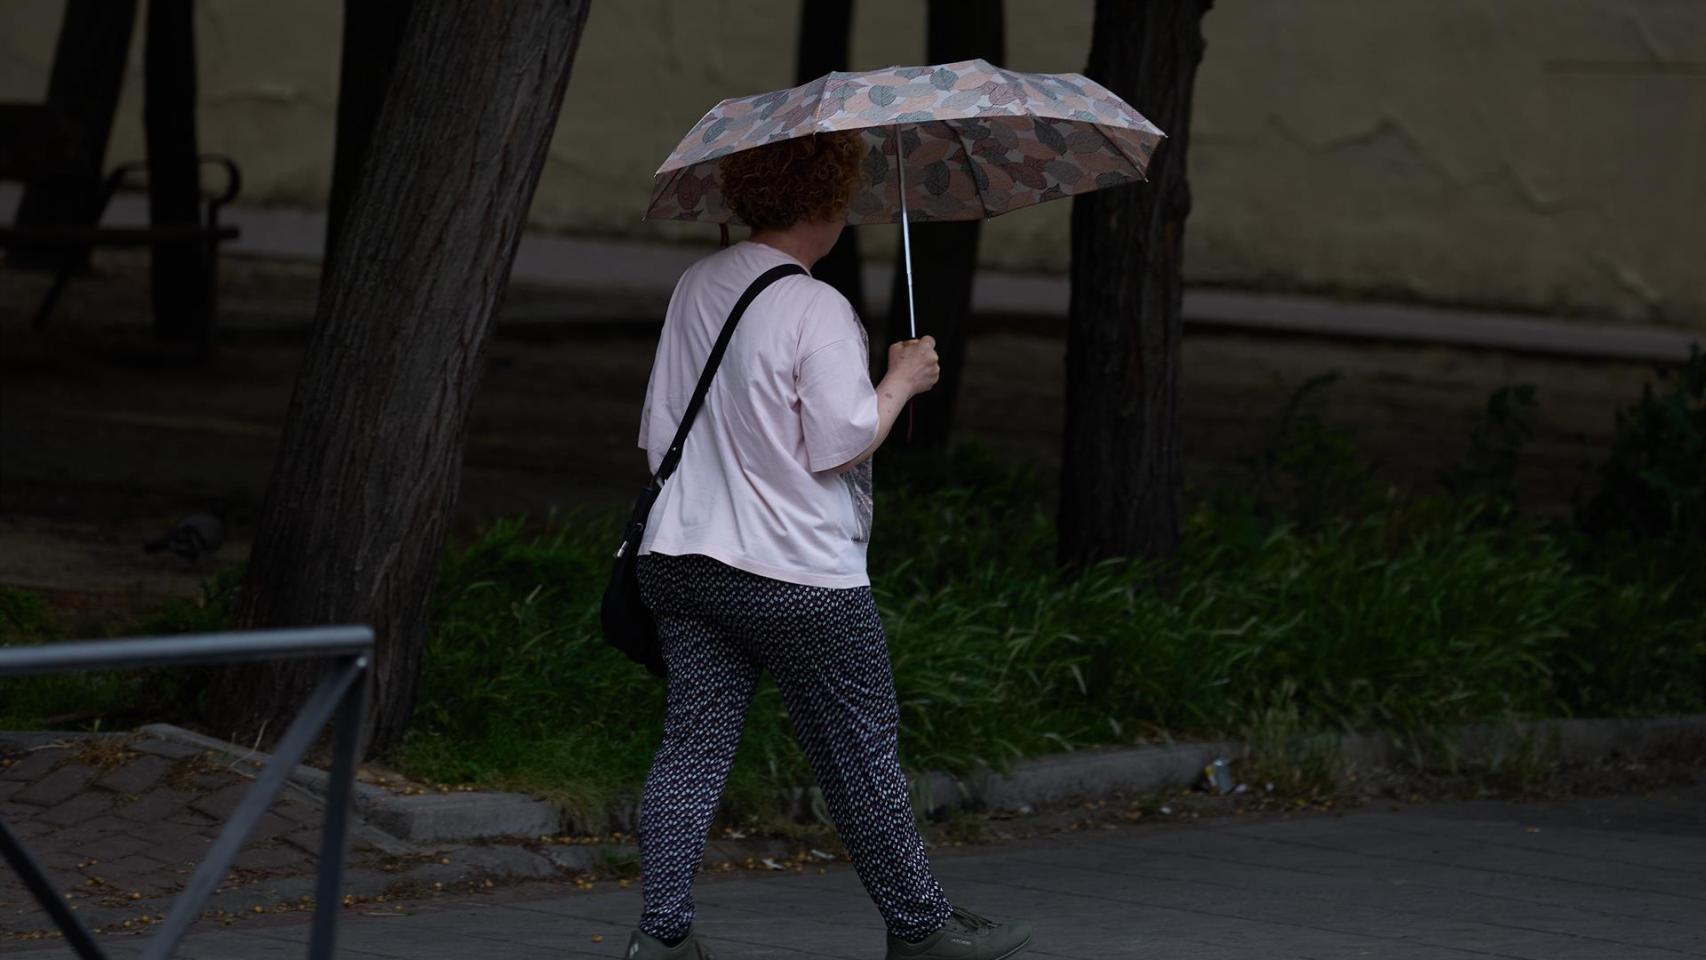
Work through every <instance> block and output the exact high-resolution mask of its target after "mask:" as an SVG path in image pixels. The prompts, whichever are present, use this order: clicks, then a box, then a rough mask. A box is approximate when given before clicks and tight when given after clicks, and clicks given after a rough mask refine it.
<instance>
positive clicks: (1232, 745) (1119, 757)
mask: <svg viewBox="0 0 1706 960" xmlns="http://www.w3.org/2000/svg"><path fill="white" fill-rule="evenodd" d="M142 732H143V733H146V734H148V735H150V736H153V737H156V738H159V739H162V740H169V741H173V742H177V743H182V744H185V745H189V746H194V747H197V748H199V749H202V750H207V751H210V752H214V753H219V754H222V755H226V756H232V757H235V758H241V759H245V760H247V761H249V762H253V763H265V762H266V760H267V759H268V758H267V756H266V755H265V754H260V753H257V752H254V751H251V750H247V749H244V748H242V747H238V746H236V745H234V744H230V743H226V742H224V741H221V740H216V739H214V738H212V737H205V736H202V735H200V734H197V733H192V732H190V731H188V730H184V729H182V728H180V727H175V726H172V725H171V724H152V725H150V726H146V727H143V728H142ZM1441 745H1443V749H1444V750H1445V751H1446V752H1447V753H1448V754H1449V755H1450V757H1451V758H1452V759H1455V760H1456V761H1459V762H1467V763H1473V762H1493V763H1497V762H1501V761H1503V760H1505V759H1508V758H1513V757H1517V756H1521V755H1524V754H1529V755H1540V756H1544V757H1546V758H1548V759H1553V760H1557V761H1561V762H1565V763H1586V762H1591V761H1596V760H1601V759H1606V758H1612V757H1618V758H1623V759H1630V760H1642V759H1647V758H1653V757H1659V756H1678V755H1683V754H1684V752H1689V751H1692V752H1697V753H1699V754H1701V755H1706V714H1696V715H1684V716H1669V717H1653V718H1646V719H1636V720H1579V719H1570V720H1548V721H1537V722H1532V723H1519V724H1481V725H1475V726H1469V727H1464V728H1461V729H1459V730H1457V731H1456V732H1455V733H1453V734H1448V735H1446V736H1443V737H1441V738H1440V744H1436V745H1435V746H1434V749H1433V751H1432V755H1434V756H1438V753H1439V751H1440V749H1441V748H1442V747H1441ZM1339 746H1340V749H1341V751H1342V753H1343V755H1344V757H1345V759H1346V760H1347V761H1348V762H1350V763H1352V764H1354V765H1356V766H1361V767H1379V766H1391V765H1394V764H1398V763H1402V762H1406V761H1408V760H1410V759H1411V758H1413V757H1415V756H1416V755H1417V747H1416V745H1414V744H1409V743H1404V742H1401V741H1398V740H1396V739H1394V738H1392V737H1390V736H1387V735H1385V734H1372V735H1352V736H1346V737H1342V738H1340V741H1339ZM1249 752H1250V750H1249V747H1248V745H1246V744H1244V743H1241V742H1238V741H1213V742H1203V743H1176V744H1166V745H1157V746H1145V747H1131V748H1108V749H1087V750H1078V751H1073V752H1071V753H1062V754H1053V755H1049V756H1041V757H1032V758H1028V759H1025V760H1020V761H1018V762H1016V763H1014V764H1013V765H1012V767H1011V768H1010V769H1008V770H1007V771H1006V772H1001V773H997V772H995V771H992V770H989V769H987V768H983V769H978V770H975V771H973V772H971V773H969V774H967V775H965V776H955V775H952V774H948V773H945V772H942V771H929V772H926V773H923V774H920V775H917V776H915V777H914V778H913V781H912V787H913V796H914V805H915V806H916V807H917V808H918V809H919V811H920V812H921V813H924V814H926V815H928V816H941V815H943V814H945V813H947V812H949V811H953V810H969V811H989V812H998V813H1020V814H1023V813H1030V812H1034V811H1036V810H1040V809H1044V808H1047V807H1054V806H1061V805H1065V804H1070V803H1076V802H1080V801H1084V800H1092V799H1101V798H1106V797H1109V796H1113V795H1117V794H1124V795H1132V794H1143V793H1154V792H1157V791H1162V790H1173V789H1179V788H1182V787H1189V786H1191V785H1193V784H1196V783H1198V782H1200V781H1201V780H1202V778H1203V768H1204V767H1205V766H1206V765H1207V764H1209V763H1210V762H1212V761H1213V760H1214V759H1215V758H1217V757H1226V758H1229V759H1234V760H1236V759H1239V758H1243V757H1246V756H1247V755H1248V754H1249ZM292 780H293V782H295V783H297V784H299V785H301V786H302V787H304V788H306V789H308V790H310V791H313V792H314V793H316V794H324V792H325V783H326V774H325V772H324V771H321V770H316V769H314V768H312V767H306V766H300V767H297V769H296V772H295V773H294V774H293V775H292ZM356 789H357V797H356V809H357V812H358V813H360V814H361V815H362V817H363V818H364V819H366V820H367V821H368V822H369V823H370V824H371V825H373V826H374V827H377V828H379V829H381V830H383V831H385V832H386V833H388V834H390V835H392V836H394V837H397V838H399V839H401V840H404V841H408V842H411V843H432V842H442V841H453V840H476V839H485V838H492V837H501V836H529V837H538V836H542V835H546V834H558V833H563V832H576V833H602V832H605V831H606V830H607V829H611V828H615V829H622V830H630V829H632V822H631V821H632V818H633V814H634V811H633V810H632V809H631V805H629V806H630V809H623V810H620V811H612V814H611V816H610V817H609V819H608V821H607V822H606V823H581V822H577V820H576V818H574V817H572V816H571V814H569V813H568V812H567V811H565V810H564V809H562V808H561V807H560V806H558V805H557V804H555V803H552V802H550V801H547V800H540V799H537V798H534V797H529V796H525V795H522V794H515V793H501V792H496V791H479V792H467V793H449V794H420V795H413V796H405V795H400V794H394V793H390V792H389V791H386V790H383V789H381V788H379V787H374V786H372V785H369V784H360V783H358V784H357V785H356ZM816 794H817V791H816V788H815V787H814V788H809V789H808V788H799V789H796V790H795V791H794V813H795V815H796V816H798V817H800V818H802V819H806V818H810V817H811V816H812V815H813V810H814V808H816V807H818V806H819V802H814V799H815V796H814V795H816Z"/></svg>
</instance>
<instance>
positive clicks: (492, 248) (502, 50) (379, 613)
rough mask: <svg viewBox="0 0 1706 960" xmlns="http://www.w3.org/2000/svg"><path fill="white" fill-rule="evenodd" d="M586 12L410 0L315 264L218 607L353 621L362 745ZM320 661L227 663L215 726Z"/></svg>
mask: <svg viewBox="0 0 1706 960" xmlns="http://www.w3.org/2000/svg"><path fill="white" fill-rule="evenodd" d="M587 6H588V4H587V2H586V0H511V2H506V3H500V4H473V3H429V4H419V5H417V6H416V7H415V8H414V9H413V11H412V12H411V14H410V16H409V20H408V23H407V26H406V27H405V28H404V33H403V36H404V42H403V44H402V47H401V49H400V50H399V51H398V55H397V63H396V68H395V74H394V76H393V78H392V81H391V83H390V85H389V88H388V93H387V95H386V97H385V103H384V106H383V108H382V109H381V110H380V113H379V118H378V121H377V123H376V124H375V129H374V133H373V139H372V142H371V144H370V146H369V148H368V156H367V160H366V161H365V162H364V163H363V164H362V165H361V170H362V175H361V177H360V179H359V180H358V182H357V184H356V185H355V187H354V190H353V191H352V193H351V195H350V199H349V209H348V213H347V216H346V220H345V228H344V229H343V231H342V233H341V235H340V237H339V239H338V244H337V251H336V255H335V256H334V257H333V259H332V260H331V261H330V262H329V263H327V264H326V267H325V276H324V279H323V281H322V282H321V285H320V299H319V306H318V309H317V312H316V316H315V326H314V332H313V335H312V336H311V337H310V340H309V343H308V348H307V352H306V355H305V356H304V360H303V367H302V371H301V374H300V375H299V377H298V380H297V384H296V391H295V394H294V395H293V396H292V398H291V403H290V412H289V415H288V417H287V418H286V421H285V428H284V436H283V438H282V440H281V442H280V446H279V454H278V459H277V462H276V463H275V464H274V467H273V475H272V481H271V484H270V485H269V486H268V488H267V496H266V501H265V503H264V504H263V506H262V509H261V515H260V521H259V527H258V530H257V533H256V538H255V545H254V551H253V554H252V555H251V557H250V560H249V565H248V569H247V572H246V574H245V576H244V580H243V585H242V588H241V591H240V594H239V597H238V601H237V608H236V620H237V622H238V623H239V624H240V625H242V626H245V627H263V626H265V627H273V626H286V625H304V624H329V623H339V622H357V623H367V624H371V625H372V626H373V628H374V630H375V633H376V634H377V637H378V648H377V655H376V663H375V664H374V670H375V672H374V690H373V693H374V696H373V700H372V702H373V707H372V711H373V712H372V715H371V721H372V724H373V726H372V735H371V739H370V741H369V745H370V747H371V748H373V749H384V748H385V747H388V746H390V745H393V744H395V743H396V742H397V741H398V739H399V738H400V737H401V735H402V734H403V732H404V730H405V729H406V728H407V724H408V720H409V715H410V711H411V709H412V707H413V704H414V697H415V687H416V681H417V679H418V676H419V671H420V662H421V652H422V649H423V647H424V645H425V643H426V639H427V631H428V620H427V617H428V609H429V600H430V596H431V593H432V588H433V584H434V580H435V578H436V576H437V572H438V567H439V560H440V556H441V554H442V552H443V549H444V543H445V537H446V533H447V530H448V527H449V522H450V518H451V511H452V509H453V508H454V506H455V503H456V498H457V491H458V487H459V485H460V480H461V471H462V449H463V440H464V436H465V433H466V426H467V413H468V407H469V403H470V401H471V400H472V398H473V396H474V388H475V385H476V383H477V381H478V379H479V373H480V368H481V361H482V358H483V355H484V352H485V348H486V344H487V342H488V340H489V339H490V334H491V330H492V320H493V317H494V316H495V314H496V312H497V308H498V304H499V301H500V299H501V298H502V294H503V291H504V288H505V285H506V283H507V281H508V278H509V271H510V266H511V264H512V263H513V261H514V259H515V251H516V246H517V244H518V242H519V241H520V238H521V233H522V229H523V227H524V225H525V221H526V216H527V210H528V206H529V204H530V203H531V201H532V198H533V191H534V187H535V186H536V185H537V183H538V180H539V173H540V170H541V168H542V167H543V166H544V162H545V154H546V148H547V145H548V144H549V142H550V139H551V132H552V128H553V127H554V126H555V124H556V121H557V114H558V110H559V107H560V106H561V103H562V99H563V90H564V88H565V87H566V86H567V84H568V79H569V71H570V67H571V66H572V64H573V62H574V54H575V48H576V45H577V43H578V42H579V39H580V36H581V32H582V26H583V24H584V23H585V20H586V14H587ZM319 670H320V668H319V665H317V664H312V663H306V662H304V663H297V662H285V663H279V664H269V665H265V666H262V667H255V668H244V669H239V670H235V671H232V672H230V673H228V674H227V675H226V676H224V677H223V678H222V682H220V683H219V684H217V685H216V687H215V689H214V690H213V702H212V703H211V710H210V714H211V716H210V720H211V722H212V724H213V727H214V730H215V731H216V732H217V733H219V734H221V735H224V736H230V735H233V734H234V735H235V736H236V737H237V739H238V740H240V741H242V742H250V741H251V740H252V739H256V738H257V734H258V733H259V732H260V731H261V730H262V729H263V728H264V729H265V731H266V733H267V734H268V735H271V736H276V735H277V734H278V732H279V731H281V730H282V729H283V728H284V726H285V724H286V722H287V721H288V719H289V717H290V716H291V715H292V713H293V712H294V710H295V708H296V707H297V705H298V704H299V703H300V701H301V699H302V697H303V696H304V694H305V692H306V691H307V690H308V689H309V688H310V687H311V685H312V684H313V682H314V680H315V678H316V677H317V676H318V674H319ZM263 739H264V738H263Z"/></svg>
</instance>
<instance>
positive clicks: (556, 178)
mask: <svg viewBox="0 0 1706 960" xmlns="http://www.w3.org/2000/svg"><path fill="white" fill-rule="evenodd" d="M921 6H922V4H921V2H920V0H859V2H858V3H857V4H856V7H857V10H858V12H857V22H856V30H855V40H854V50H853V56H854V61H855V66H879V65H884V64H888V63H895V62H916V61H918V60H919V59H920V58H921V57H922V55H923V25H922V20H923V16H922V10H921ZM1006 6H1007V10H1008V17H1009V24H1008V35H1009V38H1010V45H1011V47H1012V50H1011V56H1010V62H1011V64H1012V66H1014V67H1016V68H1018V69H1023V70H1077V69H1080V68H1081V67H1082V64H1083V60H1084V53H1085V49H1086V45H1087V42H1088V37H1089V26H1090V3H1089V0H1053V2H1049V0H1007V3H1006ZM60 9H61V5H60V4H58V3H52V2H40V0H0V98H35V97H39V96H40V95H41V93H42V90H43V88H44V87H45V83H46V80H45V76H46V68H47V64H46V60H47V58H48V57H49V56H50V54H51V51H52V47H53V38H54V35H55V31H56V30H57V27H58V17H59V11H60ZM197 9H198V11H199V16H200V22H199V25H198V27H199V30H200V33H199V47H200V51H201V95H202V113H201V130H202V138H203V142H204V145H205V148H206V149H209V150H214V151H221V152H227V153H231V154H233V155H235V156H237V157H238V158H239V160H240V161H241V162H242V164H243V166H244V172H245V175H246V190H245V199H246V200H247V201H248V202H250V203H266V204H277V205H289V206H304V205H317V204H321V203H323V202H324V198H325V195H326V190H327V184H328V179H329V176H330V157H331V149H332V141H331V137H332V127H333V124H332V118H333V112H334V109H335V99H336V97H335V94H336V83H337V38H338V32H339V10H340V4H339V3H338V2H335V0H292V2H288V3H280V2H278V0H211V2H203V3H201V4H198V5H197ZM796 20H797V4H796V2H795V0H693V2H686V0H602V2H598V0H595V2H594V6H593V12H592V17H591V20H590V23H589V25H588V30H587V36H586V38H585V41H584V42H583V44H582V47H581V53H580V58H579V61H578V62H577V64H576V69H575V76H574V81H573V83H572V84H571V85H570V88H569V94H568V100H567V103H566V104H565V106H564V110H563V118H562V123H561V125H560V126H559V128H558V133H557V137H556V140H555V141H554V142H553V144H552V147H551V153H550V160H549V165H548V168H547V170H546V172H545V178H544V180H543V182H542V184H541V186H540V190H539V194H538V198H537V200H536V202H535V206H534V210H533V218H534V220H535V222H536V223H537V224H538V225H540V226H543V227H548V228H554V229H561V230H566V231H571V232H576V233H597V234H617V235H624V236H633V237H671V238H686V239H704V238H707V237H709V236H710V235H711V231H710V230H709V228H705V227H698V226H681V225H667V224H665V225H660V224H646V223H641V222H640V221H639V219H638V217H639V211H640V209H641V208H642V207H643V205H644V202H645V199H646V196H647V191H648V187H649V184H650V174H651V171H652V170H653V169H655V167H656V165H657V164H658V163H659V162H660V161H661V160H662V158H663V157H664V156H665V155H666V154H667V153H668V152H669V150H670V148H671V147H672V146H673V145H674V142H675V140H676V138H677V137H679V136H680V134H681V133H682V132H683V131H685V130H686V129H687V128H688V127H689V126H690V125H691V124H692V123H693V122H694V121H695V120H696V119H698V117H699V115H700V114H701V113H702V112H703V111H704V110H705V109H706V108H707V107H709V106H710V105H711V104H712V103H714V102H715V101H717V100H718V99H720V98H722V97H725V96H734V95H740V94H745V93H751V92H755V91H759V90H764V89H769V88H773V87H778V86H785V85H787V84H789V83H791V82H792V76H791V71H792V64H793V49H792V38H793V34H794V29H795V25H796ZM1206 27H1207V33H1208V38H1209V52H1208V57H1207V59H1206V61H1205V63H1204V65H1203V69H1202V73H1201V75H1200V79H1199V92H1198V99H1197V111H1196V115H1195V120H1194V124H1195V130H1194V132H1193V138H1192V145H1191V166H1192V176H1193V185H1194V194H1195V197H1196V211H1195V214H1194V215H1193V217H1192V220H1191V226H1190V232H1189V250H1188V267H1189V271H1190V273H1191V275H1192V278H1193V279H1194V280H1196V281H1198V282H1209V283H1222V284H1233V285H1263V286H1274V287H1281V288H1305V289H1321V290H1330V291H1338V292H1344V293H1347V294H1353V295H1376V296H1403V297H1420V298H1423V299H1427V300H1436V301H1445V302H1464V303H1476V304H1503V305H1511V306H1518V307H1525V308H1536V309H1542V310H1554V311H1560V312H1580V313H1587V314H1593V315H1597V316H1600V317H1605V318H1608V319H1619V320H1627V321H1641V322H1653V323H1663V324H1668V325H1675V326H1687V327H1693V328H1699V329H1706V175H1703V174H1702V173H1701V171H1702V170H1706V0H1220V2H1219V3H1217V4H1216V7H1215V9H1214V11H1213V12H1212V13H1211V14H1210V15H1209V18H1208V20H1207V21H1206ZM139 33H140V31H139ZM132 59H133V63H132V70H131V83H130V84H129V86H128V88H127V90H126V93H125V96H124V102H123V105H122V106H121V117H120V121H119V127H118V129H117V130H116V132H115V136H114V142H113V149H112V154H113V156H114V157H115V158H117V157H121V156H126V157H128V156H133V155H136V154H138V153H139V152H140V149H141V130H140V109H139V108H140V97H139V95H138V92H139V87H140V75H139V71H138V69H137V68H138V66H139V64H140V56H139V55H137V56H133V58H132ZM1067 212H1068V205H1067V204H1051V205H1047V206H1044V207H1040V208H1035V209H1031V210H1026V211H1021V212H1018V213H1014V214H1011V215H1009V216H1006V217H1002V218H1000V219H997V220H995V221H992V222H991V224H990V226H989V231H988V233H987V235H986V236H987V240H986V243H985V260H986V261H987V262H989V263H992V264H999V265H1002V266H1007V267H1014V268H1023V269H1049V270H1058V269H1062V268H1064V266H1065V234H1066V218H1067ZM892 233H893V231H892V230H885V229H883V228H874V229H869V230H867V234H868V235H869V237H870V240H871V241H872V244H871V246H872V248H873V249H876V250H879V251H881V250H883V249H887V248H888V247H889V246H890V245H891V244H892Z"/></svg>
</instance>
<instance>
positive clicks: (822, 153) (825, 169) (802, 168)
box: [718, 130, 864, 230]
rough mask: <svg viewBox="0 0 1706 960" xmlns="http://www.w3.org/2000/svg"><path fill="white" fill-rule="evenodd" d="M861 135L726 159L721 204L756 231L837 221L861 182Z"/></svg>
mask: <svg viewBox="0 0 1706 960" xmlns="http://www.w3.org/2000/svg"><path fill="white" fill-rule="evenodd" d="M863 159H864V147H863V144H862V143H861V141H860V137H859V134H857V133H854V132H852V131H845V130H837V131H833V132H830V133H814V134H812V135H811V136H807V137H794V138H792V139H789V140H778V141H777V142H775V143H767V144H765V145H763V146H761V147H753V148H751V149H749V150H742V151H740V152H739V153H731V154H729V155H728V156H726V157H724V158H723V159H722V162H721V163H719V164H718V169H719V170H720V172H721V173H722V181H723V183H722V187H723V199H724V200H725V201H727V202H728V205H729V209H730V210H733V211H734V213H735V216H737V217H739V218H740V220H741V222H742V223H745V224H746V225H747V226H749V227H751V228H753V229H754V230H779V229H783V228H786V227H791V226H793V225H794V224H796V223H798V222H800V221H802V220H839V219H841V218H842V217H845V216H846V215H847V204H848V202H849V201H850V200H851V199H852V196H853V190H854V188H855V187H856V186H857V185H858V184H859V183H860V182H861V179H862V174H861V173H860V168H859V164H860V161H861V160H863Z"/></svg>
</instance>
